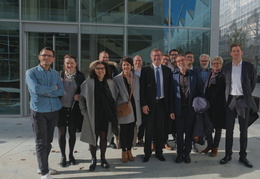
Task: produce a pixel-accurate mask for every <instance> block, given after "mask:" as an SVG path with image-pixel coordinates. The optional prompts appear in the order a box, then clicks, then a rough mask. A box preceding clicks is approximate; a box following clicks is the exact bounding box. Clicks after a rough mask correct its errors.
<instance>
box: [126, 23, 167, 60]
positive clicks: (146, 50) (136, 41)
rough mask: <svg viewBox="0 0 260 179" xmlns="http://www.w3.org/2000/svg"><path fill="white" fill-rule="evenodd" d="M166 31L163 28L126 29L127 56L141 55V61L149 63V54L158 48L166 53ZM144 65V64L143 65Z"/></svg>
mask: <svg viewBox="0 0 260 179" xmlns="http://www.w3.org/2000/svg"><path fill="white" fill-rule="evenodd" d="M167 46H168V41H167V30H166V29H163V28H133V27H129V28H128V56H130V57H133V56H134V55H141V56H142V57H143V61H144V62H146V63H150V62H151V60H150V52H151V50H152V49H153V48H159V49H160V50H162V52H163V53H166V52H167ZM144 65H145V64H144Z"/></svg>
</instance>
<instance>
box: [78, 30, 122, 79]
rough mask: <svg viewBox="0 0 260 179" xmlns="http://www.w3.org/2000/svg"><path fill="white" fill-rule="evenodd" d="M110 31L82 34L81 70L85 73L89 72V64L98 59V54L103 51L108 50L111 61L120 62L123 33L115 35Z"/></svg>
mask: <svg viewBox="0 0 260 179" xmlns="http://www.w3.org/2000/svg"><path fill="white" fill-rule="evenodd" d="M110 33H111V32H110V31H107V32H101V31H99V34H95V33H93V34H82V35H81V39H82V41H81V52H82V53H81V70H82V71H83V72H84V73H85V74H88V72H89V64H90V63H91V62H92V61H94V60H97V59H98V54H99V53H100V52H101V51H106V52H108V54H109V61H114V62H117V63H119V61H120V59H121V58H122V57H123V40H124V38H123V35H113V34H110ZM119 34H120V33H119Z"/></svg>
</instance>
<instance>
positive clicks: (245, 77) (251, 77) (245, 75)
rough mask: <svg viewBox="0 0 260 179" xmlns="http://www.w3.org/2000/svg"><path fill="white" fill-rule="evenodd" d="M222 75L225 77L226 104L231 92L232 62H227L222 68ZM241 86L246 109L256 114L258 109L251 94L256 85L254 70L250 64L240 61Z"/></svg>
mask: <svg viewBox="0 0 260 179" xmlns="http://www.w3.org/2000/svg"><path fill="white" fill-rule="evenodd" d="M222 73H223V75H224V77H225V82H226V90H225V98H226V102H228V97H229V95H230V91H231V73H232V62H229V63H227V64H226V65H224V66H223V68H222ZM241 84H242V90H243V95H244V100H245V103H246V106H247V108H248V109H251V110H253V112H256V111H257V110H258V108H257V107H256V104H255V101H254V99H253V97H252V92H253V91H254V89H255V85H256V69H255V67H254V65H253V64H252V63H249V62H246V61H242V74H241Z"/></svg>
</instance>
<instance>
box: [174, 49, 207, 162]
mask: <svg viewBox="0 0 260 179" xmlns="http://www.w3.org/2000/svg"><path fill="white" fill-rule="evenodd" d="M176 63H177V66H178V68H179V70H176V71H175V72H174V73H173V83H172V85H171V89H172V93H171V99H170V104H171V105H170V112H171V114H170V117H171V119H175V120H176V131H177V154H178V155H177V158H176V160H175V162H176V163H181V162H182V161H183V160H184V162H185V163H190V162H191V158H190V152H191V149H192V131H193V126H194V119H195V111H194V109H193V107H192V102H193V99H194V98H195V97H198V96H200V97H203V85H202V80H201V78H200V76H199V74H198V73H197V72H195V71H193V70H189V69H188V62H187V59H186V58H185V56H184V55H182V54H180V55H178V56H177V58H176ZM184 134H185V139H184Z"/></svg>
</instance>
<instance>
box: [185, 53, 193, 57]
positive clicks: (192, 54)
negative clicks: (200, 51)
mask: <svg viewBox="0 0 260 179" xmlns="http://www.w3.org/2000/svg"><path fill="white" fill-rule="evenodd" d="M188 54H192V55H193V56H194V53H193V52H186V53H185V56H186V55H188Z"/></svg>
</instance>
